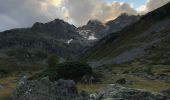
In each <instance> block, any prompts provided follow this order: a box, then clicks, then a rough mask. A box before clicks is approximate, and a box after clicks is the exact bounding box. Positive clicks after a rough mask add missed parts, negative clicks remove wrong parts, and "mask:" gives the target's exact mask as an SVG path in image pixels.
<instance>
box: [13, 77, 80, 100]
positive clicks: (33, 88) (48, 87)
mask: <svg viewBox="0 0 170 100" xmlns="http://www.w3.org/2000/svg"><path fill="white" fill-rule="evenodd" d="M10 100H82V99H81V97H80V96H79V94H78V92H77V89H76V87H75V83H74V81H72V80H62V79H61V80H58V81H57V82H51V81H49V80H48V78H44V79H41V80H39V81H38V80H27V78H26V77H23V78H22V79H20V81H19V82H18V84H17V88H16V90H15V91H14V93H13V94H12V96H11V97H10Z"/></svg>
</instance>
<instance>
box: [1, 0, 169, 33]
mask: <svg viewBox="0 0 170 100" xmlns="http://www.w3.org/2000/svg"><path fill="white" fill-rule="evenodd" d="M146 1H147V2H146V4H145V5H143V6H141V7H140V8H138V10H137V11H140V12H145V13H146V12H148V11H152V10H154V9H155V8H158V7H160V6H162V5H163V4H165V3H167V2H168V1H170V0H146ZM137 11H136V10H135V9H134V8H133V6H132V4H128V3H123V2H112V3H108V2H107V0H0V23H1V24H0V31H3V30H7V29H11V28H16V27H30V26H31V25H32V24H33V23H35V22H48V21H52V20H54V19H56V18H59V19H63V20H65V21H67V22H69V23H72V24H74V25H76V26H81V25H84V24H86V23H87V22H88V21H89V20H91V19H98V20H100V21H102V22H105V21H106V20H110V19H114V18H116V17H117V16H119V15H120V14H121V13H128V14H137V13H138V12H137Z"/></svg>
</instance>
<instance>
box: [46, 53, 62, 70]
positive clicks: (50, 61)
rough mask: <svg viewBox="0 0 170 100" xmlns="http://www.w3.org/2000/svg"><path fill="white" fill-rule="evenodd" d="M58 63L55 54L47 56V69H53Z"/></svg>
mask: <svg viewBox="0 0 170 100" xmlns="http://www.w3.org/2000/svg"><path fill="white" fill-rule="evenodd" d="M58 63H59V57H58V56H57V55H56V54H51V55H49V56H48V59H47V64H48V66H49V67H55V66H56V65H57V64H58Z"/></svg>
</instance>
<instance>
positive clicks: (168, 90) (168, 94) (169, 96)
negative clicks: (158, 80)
mask: <svg viewBox="0 0 170 100" xmlns="http://www.w3.org/2000/svg"><path fill="white" fill-rule="evenodd" d="M161 93H162V94H163V95H165V96H166V97H167V98H168V99H170V89H167V90H163V91H161Z"/></svg>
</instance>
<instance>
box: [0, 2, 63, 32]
mask: <svg viewBox="0 0 170 100" xmlns="http://www.w3.org/2000/svg"><path fill="white" fill-rule="evenodd" d="M0 15H1V16H0V19H1V20H2V19H4V15H5V16H6V19H10V20H6V21H5V22H4V21H1V20H0V23H1V27H0V30H6V29H10V28H15V27H30V26H31V25H32V24H33V23H35V22H37V21H39V22H48V21H51V20H53V19H55V18H61V19H62V18H63V16H62V10H61V7H58V6H56V5H54V4H53V3H52V2H49V0H5V1H4V0H0ZM2 15H3V16H2ZM11 20H13V21H15V22H16V23H17V25H16V24H15V23H14V24H13V23H11V25H10V24H9V25H7V23H10V22H11ZM12 24H13V25H12ZM12 26H14V27H12Z"/></svg>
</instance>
